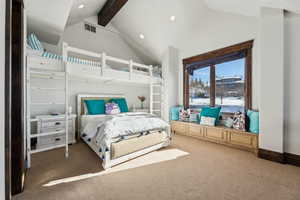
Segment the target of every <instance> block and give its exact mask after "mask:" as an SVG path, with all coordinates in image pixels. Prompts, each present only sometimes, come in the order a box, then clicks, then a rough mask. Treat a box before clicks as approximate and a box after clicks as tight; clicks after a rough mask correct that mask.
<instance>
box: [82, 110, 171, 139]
mask: <svg viewBox="0 0 300 200" xmlns="http://www.w3.org/2000/svg"><path fill="white" fill-rule="evenodd" d="M82 119H83V118H82ZM82 125H84V129H83V131H82V133H83V134H85V137H87V138H90V139H95V140H96V142H97V143H101V142H102V141H103V140H112V139H114V138H119V137H122V136H128V135H133V134H136V133H140V132H144V131H150V130H155V129H166V128H168V127H169V124H168V123H167V122H165V121H163V120H162V119H160V118H158V117H156V116H155V115H151V114H148V113H141V112H129V113H121V114H118V115H98V116H97V115H96V116H93V117H90V116H89V117H87V116H85V117H84V120H82Z"/></svg>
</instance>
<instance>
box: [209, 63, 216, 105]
mask: <svg viewBox="0 0 300 200" xmlns="http://www.w3.org/2000/svg"><path fill="white" fill-rule="evenodd" d="M215 105H216V67H215V65H211V66H210V106H211V107H215Z"/></svg>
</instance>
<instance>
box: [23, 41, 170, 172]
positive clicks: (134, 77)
mask: <svg viewBox="0 0 300 200" xmlns="http://www.w3.org/2000/svg"><path fill="white" fill-rule="evenodd" d="M62 52H63V54H62V56H58V57H57V56H56V59H54V58H46V57H43V56H38V55H28V56H27V78H26V79H27V92H26V94H27V108H28V109H27V160H28V163H27V165H28V167H30V160H31V154H32V153H37V152H42V151H46V150H49V148H47V149H44V150H43V149H40V150H38V151H34V150H31V138H36V137H43V135H41V134H40V135H37V134H32V133H31V123H32V122H36V119H34V118H32V116H31V111H30V108H31V106H32V105H33V103H32V102H31V89H32V88H30V81H31V78H36V77H37V78H47V79H60V80H64V82H65V88H64V92H65V94H64V95H65V102H64V105H65V133H66V143H65V145H59V146H57V147H53V148H59V147H65V155H66V157H68V155H69V153H68V134H67V133H68V127H69V124H68V123H69V96H70V95H69V82H70V81H73V80H75V81H88V82H89V81H101V82H103V81H104V82H105V83H110V82H112V81H114V82H121V83H124V82H127V83H133V84H144V85H149V88H150V113H151V114H157V115H159V116H160V117H163V116H162V113H163V112H162V109H163V96H164V95H163V91H164V90H163V86H164V83H163V79H162V78H161V77H160V76H154V75H153V67H152V66H147V65H143V64H139V63H135V62H133V61H132V60H124V59H120V58H115V57H112V56H109V55H106V53H95V52H91V51H87V50H83V49H79V48H75V47H71V46H69V45H68V44H67V43H63V46H62ZM70 54H75V55H81V56H84V57H85V58H86V57H88V58H90V59H84V60H83V59H76V58H75V59H74V57H69V56H70ZM108 62H114V63H118V64H121V65H123V68H120V69H119V70H118V68H116V67H114V68H112V67H110V66H109V65H107V63H108ZM124 66H125V70H124ZM126 68H127V70H126ZM36 89H40V90H43V89H47V90H52V89H51V88H36ZM53 90H55V88H53ZM35 104H37V103H35ZM58 104H62V103H61V102H60V103H57V102H56V103H55V102H46V103H39V104H38V105H39V106H43V105H58ZM49 134H55V133H46V134H44V136H46V135H49ZM53 148H51V149H53Z"/></svg>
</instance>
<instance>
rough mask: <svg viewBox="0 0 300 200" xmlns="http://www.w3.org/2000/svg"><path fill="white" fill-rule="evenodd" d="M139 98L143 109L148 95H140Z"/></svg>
mask: <svg viewBox="0 0 300 200" xmlns="http://www.w3.org/2000/svg"><path fill="white" fill-rule="evenodd" d="M138 99H139V100H140V101H141V109H144V101H145V100H146V97H144V96H138Z"/></svg>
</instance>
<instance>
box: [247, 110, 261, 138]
mask: <svg viewBox="0 0 300 200" xmlns="http://www.w3.org/2000/svg"><path fill="white" fill-rule="evenodd" d="M247 116H248V117H249V119H250V126H249V131H250V132H252V133H257V134H258V133H259V112H257V111H253V110H248V111H247Z"/></svg>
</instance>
